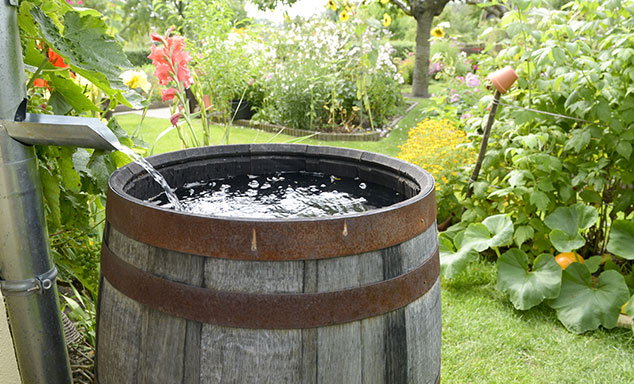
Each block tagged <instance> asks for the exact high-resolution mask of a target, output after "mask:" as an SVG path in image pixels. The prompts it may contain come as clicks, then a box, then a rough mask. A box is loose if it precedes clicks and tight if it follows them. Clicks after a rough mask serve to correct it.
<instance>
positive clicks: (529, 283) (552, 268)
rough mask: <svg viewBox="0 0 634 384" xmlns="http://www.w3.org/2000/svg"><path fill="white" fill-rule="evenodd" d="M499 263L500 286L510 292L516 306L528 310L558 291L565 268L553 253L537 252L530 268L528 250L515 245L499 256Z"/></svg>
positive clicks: (555, 294) (555, 295) (504, 290)
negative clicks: (525, 250)
mask: <svg viewBox="0 0 634 384" xmlns="http://www.w3.org/2000/svg"><path fill="white" fill-rule="evenodd" d="M497 265H498V275H497V276H498V277H497V280H498V283H497V286H498V289H499V290H501V291H502V292H504V293H505V294H507V295H508V296H509V299H510V300H511V302H512V303H513V306H515V308H517V309H521V310H527V309H530V308H532V307H534V306H536V305H537V304H539V303H541V302H542V301H543V300H544V299H554V298H556V297H557V296H558V295H559V289H560V287H561V273H562V270H561V267H560V266H559V264H557V262H556V261H555V258H554V257H553V256H552V255H549V254H547V253H543V254H541V255H539V256H537V258H536V259H535V263H534V265H533V271H530V270H529V268H528V256H526V253H524V252H523V251H521V250H519V249H517V248H513V249H509V250H508V251H506V252H505V253H504V254H502V256H500V258H499V259H498V263H497Z"/></svg>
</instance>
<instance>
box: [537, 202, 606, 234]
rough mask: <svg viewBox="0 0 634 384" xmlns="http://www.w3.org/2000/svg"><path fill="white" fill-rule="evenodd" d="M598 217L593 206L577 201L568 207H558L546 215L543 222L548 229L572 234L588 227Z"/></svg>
mask: <svg viewBox="0 0 634 384" xmlns="http://www.w3.org/2000/svg"><path fill="white" fill-rule="evenodd" d="M598 219H599V214H598V213H597V210H596V209H595V208H594V207H589V206H587V205H584V204H581V203H578V204H575V205H572V206H570V207H559V208H557V209H555V211H554V212H553V213H551V214H550V215H548V216H546V218H545V219H544V223H545V224H546V225H547V226H548V228H550V229H558V230H560V231H563V232H566V233H567V234H569V235H570V236H574V235H575V234H577V233H579V231H581V230H584V229H588V228H590V227H591V226H593V225H594V223H596V222H597V220H598Z"/></svg>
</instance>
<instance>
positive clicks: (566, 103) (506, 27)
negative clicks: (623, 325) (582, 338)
mask: <svg viewBox="0 0 634 384" xmlns="http://www.w3.org/2000/svg"><path fill="white" fill-rule="evenodd" d="M543 4H545V3H543V2H542V1H538V0H533V1H528V0H525V1H513V2H509V3H508V4H507V6H508V7H509V8H510V9H512V11H510V12H508V13H507V14H506V15H505V17H504V18H503V19H502V21H501V24H500V25H501V28H502V29H503V31H504V32H505V33H506V34H507V36H508V40H506V41H503V42H502V43H503V44H504V45H505V46H506V48H505V49H503V50H502V51H501V52H500V53H499V55H497V57H495V58H494V59H492V62H491V63H489V65H491V66H502V65H507V64H510V65H512V66H514V67H515V68H516V70H517V71H518V73H519V75H520V80H519V87H518V88H517V89H516V90H515V91H513V92H512V93H511V94H510V95H509V96H506V99H507V100H512V104H513V105H512V106H511V107H504V106H502V108H501V111H500V114H499V115H498V123H497V124H496V125H495V126H494V134H493V137H492V138H493V140H492V143H491V144H490V145H489V148H490V149H489V151H488V153H487V156H486V157H485V161H484V166H483V171H484V175H483V176H484V177H483V178H482V179H480V180H479V181H478V182H476V183H475V184H474V191H475V194H474V197H473V198H471V199H469V200H467V201H465V202H464V205H465V207H466V211H465V213H464V214H463V217H462V222H461V223H460V224H459V225H458V226H457V227H455V228H454V232H453V233H454V234H455V233H459V234H460V233H463V234H462V235H461V236H462V237H464V238H465V239H467V238H470V239H471V240H473V239H474V238H473V236H471V235H473V234H474V233H476V232H477V236H476V237H475V239H476V240H478V239H479V240H481V241H486V240H487V238H488V236H489V235H488V234H487V233H486V232H485V231H484V230H482V231H476V228H479V227H476V226H479V225H481V224H478V223H479V222H480V221H482V220H483V219H486V218H487V217H488V216H490V215H492V214H498V215H499V214H503V215H504V217H506V218H507V219H508V220H509V222H511V223H512V231H511V232H509V234H508V236H507V239H506V240H507V243H508V244H505V246H504V247H503V250H506V252H505V253H504V254H503V255H501V257H499V260H498V284H499V287H500V288H501V289H502V290H503V291H504V292H506V293H508V294H509V295H510V297H511V300H512V302H513V303H514V304H515V305H516V307H517V308H519V309H528V308H530V307H532V306H534V305H537V304H539V303H540V302H542V301H543V300H546V301H547V303H548V304H549V305H550V306H551V307H553V308H554V309H555V310H557V314H558V317H559V319H560V320H561V321H562V323H563V324H564V325H565V326H566V327H567V328H568V329H570V330H572V331H575V332H584V331H588V330H592V329H595V328H596V327H598V326H599V325H603V326H605V327H607V328H611V327H613V326H614V325H615V324H616V319H617V317H618V314H619V309H620V308H621V306H622V305H623V304H624V303H625V302H626V301H627V300H628V299H629V298H630V295H631V291H632V289H633V288H634V278H633V277H634V273H633V272H632V267H633V264H632V262H631V260H632V259H633V258H634V257H633V255H632V254H631V251H630V250H631V249H634V231H633V230H632V229H633V227H634V225H633V224H632V222H633V216H634V215H633V212H634V208H633V206H634V190H633V189H632V184H634V167H632V164H633V163H634V158H633V156H632V148H633V145H634V112H632V111H633V110H634V109H632V107H633V106H634V94H633V93H632V91H633V89H632V86H631V82H632V80H634V39H633V38H632V32H633V31H634V12H633V11H632V9H633V6H634V2H632V1H630V0H622V1H621V0H614V1H606V2H600V1H592V0H576V1H572V2H570V3H568V4H567V5H566V6H565V7H564V9H562V10H552V9H549V8H545V7H542V5H543ZM546 5H547V4H546ZM516 107H523V108H524V109H518V108H516ZM527 108H528V109H527ZM536 110H537V111H545V112H547V113H550V114H549V115H545V114H542V113H538V112H535V111H536ZM473 121H474V122H475V123H476V124H477V125H476V127H478V125H479V123H480V121H478V120H477V119H474V120H473ZM486 220H488V219H486ZM480 229H482V228H480ZM453 240H454V243H455V242H456V240H460V247H459V249H460V250H462V249H463V248H465V247H472V249H474V250H476V251H478V252H484V251H486V250H487V249H491V247H483V246H479V247H476V246H475V245H474V242H473V241H465V240H463V239H461V238H459V237H458V236H457V235H456V236H455V237H454V239H453ZM511 242H512V244H511ZM476 243H477V244H483V243H482V242H479V243H478V242H476ZM454 245H455V244H454ZM571 251H574V252H576V253H579V254H581V255H582V256H583V257H584V258H585V259H586V262H585V263H584V264H579V263H573V264H572V265H571V266H569V267H568V268H566V269H565V270H564V271H563V273H562V275H561V276H562V277H561V279H557V278H556V276H555V275H553V273H555V271H554V268H553V261H554V260H553V258H554V255H556V254H557V253H563V252H571ZM463 253H464V254H465V255H467V254H468V252H464V251H463ZM496 253H498V256H500V255H499V252H497V251H496ZM544 254H545V255H544ZM448 256H449V255H448V254H446V255H445V258H444V262H443V263H448V264H450V265H452V266H453V265H463V264H464V260H465V258H466V257H467V256H464V257H462V258H456V257H455V256H454V257H452V258H450V257H448ZM461 263H462V264H461ZM459 270H460V268H458V269H455V268H454V269H452V271H459ZM628 287H629V290H628Z"/></svg>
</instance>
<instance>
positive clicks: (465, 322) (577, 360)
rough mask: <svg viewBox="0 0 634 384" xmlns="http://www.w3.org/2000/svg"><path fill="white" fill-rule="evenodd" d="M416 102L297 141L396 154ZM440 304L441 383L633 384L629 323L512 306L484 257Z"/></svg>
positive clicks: (152, 130) (124, 118)
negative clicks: (360, 135) (347, 129)
mask: <svg viewBox="0 0 634 384" xmlns="http://www.w3.org/2000/svg"><path fill="white" fill-rule="evenodd" d="M416 101H419V104H418V106H416V107H415V108H413V109H412V110H411V111H410V113H409V114H408V115H407V116H406V117H405V118H404V119H403V120H401V122H400V123H399V124H398V126H397V127H396V128H395V129H394V130H393V131H392V133H391V134H390V135H389V136H388V137H387V138H385V139H383V140H381V141H379V142H343V141H342V142H323V143H322V142H319V141H317V140H312V139H304V140H301V142H302V143H306V144H325V145H333V146H342V147H349V148H358V149H363V150H368V151H374V152H380V153H384V154H387V155H390V156H395V155H397V154H398V152H399V145H401V144H402V143H403V142H404V141H405V140H406V139H407V132H408V130H409V128H411V127H413V126H414V125H415V124H416V123H417V122H418V121H420V120H422V119H424V118H425V114H426V110H425V107H426V106H427V105H429V104H428V103H430V101H428V100H422V99H417V100H416ZM117 120H118V121H119V123H120V124H121V125H122V127H123V128H124V129H125V130H126V131H128V132H130V133H131V132H133V131H134V130H135V129H136V127H137V125H138V122H139V116H137V115H118V116H117ZM197 124H200V122H197ZM168 126H169V121H168V120H165V119H152V118H148V119H146V120H145V121H144V124H143V135H144V139H145V141H147V142H149V143H150V144H151V143H152V142H154V140H155V138H156V137H157V136H158V135H159V134H160V133H161V132H162V131H163V130H164V129H165V128H167V127H168ZM198 129H200V125H198ZM222 132H223V128H221V127H215V128H214V131H213V137H212V141H213V143H219V142H220V139H221V136H222ZM230 139H231V140H230V142H231V143H263V142H267V141H272V142H297V141H298V138H295V137H291V136H286V135H278V136H275V135H274V134H271V133H267V132H261V131H255V130H251V129H248V128H240V127H234V128H232V129H231V135H230ZM177 149H180V144H179V142H178V137H177V136H176V133H175V132H171V133H169V134H168V135H166V136H165V137H164V138H163V139H162V140H161V141H159V142H158V144H157V145H156V148H155V151H154V153H161V152H166V151H172V150H177ZM442 311H443V340H442V343H443V344H442V359H443V363H442V374H441V378H442V382H443V383H487V384H488V383H557V384H559V383H606V384H609V383H628V384H631V383H634V335H633V334H632V331H631V330H626V329H613V330H604V329H600V330H598V331H595V332H590V333H587V334H584V335H575V334H572V333H570V332H568V331H566V329H565V328H564V327H563V326H562V325H561V323H559V321H558V320H557V318H556V317H555V314H554V311H553V310H551V309H550V308H548V307H547V306H545V305H542V306H540V307H538V308H537V309H533V310H530V311H527V312H521V311H517V310H515V309H514V308H513V306H512V305H511V303H510V302H509V301H508V300H507V299H506V298H505V297H504V295H502V294H501V293H500V292H499V291H497V290H496V289H495V267H494V265H492V264H490V263H484V262H482V263H479V264H476V265H474V266H472V267H471V268H470V269H469V271H468V272H466V273H465V274H463V275H461V276H458V277H457V278H455V279H453V280H444V279H443V280H442Z"/></svg>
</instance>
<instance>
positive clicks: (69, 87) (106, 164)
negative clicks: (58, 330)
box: [18, 0, 144, 292]
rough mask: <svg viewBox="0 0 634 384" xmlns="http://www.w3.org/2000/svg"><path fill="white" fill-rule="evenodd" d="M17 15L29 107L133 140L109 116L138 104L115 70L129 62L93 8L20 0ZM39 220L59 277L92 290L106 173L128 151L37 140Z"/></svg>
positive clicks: (60, 1) (126, 142)
mask: <svg viewBox="0 0 634 384" xmlns="http://www.w3.org/2000/svg"><path fill="white" fill-rule="evenodd" d="M18 23H19V29H20V39H21V45H22V54H23V60H24V65H25V69H26V78H27V84H26V86H27V96H28V111H29V112H31V113H42V114H58V115H75V116H88V117H97V118H101V119H102V120H104V122H107V124H108V126H109V127H110V129H111V130H112V131H113V132H114V133H115V134H116V135H117V137H118V138H119V140H120V141H121V142H122V143H123V144H124V145H128V146H133V143H132V141H131V140H130V139H128V138H127V136H126V135H125V132H124V131H123V130H122V129H121V128H119V127H118V126H117V124H116V122H115V121H114V120H110V121H108V120H106V116H107V115H108V112H109V111H110V110H112V109H113V108H114V107H115V106H116V105H117V104H120V103H121V104H125V105H128V106H137V107H138V106H141V105H142V102H143V100H144V98H143V96H142V95H141V94H139V93H137V92H135V91H134V90H132V89H130V88H129V87H128V86H127V85H126V84H125V82H124V81H125V80H124V79H122V78H121V73H122V72H123V71H125V70H126V69H130V67H131V64H130V63H129V61H128V60H127V58H126V56H125V55H124V53H123V50H122V48H121V46H120V44H119V42H118V41H117V39H116V38H115V37H113V36H111V35H109V34H108V33H107V30H108V27H107V26H106V24H105V22H104V20H103V19H102V17H101V15H100V14H99V12H97V11H94V10H76V9H74V8H73V7H72V6H71V5H69V4H68V3H67V2H66V1H63V0H53V1H39V0H24V1H21V2H20V8H19V11H18ZM36 152H37V157H38V159H39V171H40V177H41V180H42V189H43V196H44V204H45V210H46V222H47V225H48V231H49V234H50V237H51V246H52V252H53V256H54V259H55V262H56V264H57V266H58V268H59V269H60V271H61V277H62V278H63V279H66V280H78V281H79V282H81V283H82V285H83V286H84V287H85V288H87V289H89V290H91V291H93V292H96V289H97V280H98V276H99V273H98V250H99V244H100V236H101V229H102V226H101V224H102V222H103V207H104V204H105V191H106V188H107V181H108V176H109V174H110V173H111V172H112V171H113V170H114V169H116V168H117V167H119V166H121V165H123V164H125V163H127V162H128V161H129V159H128V158H127V157H126V156H125V155H123V154H121V153H118V152H105V151H102V150H92V149H79V148H70V147H54V146H38V147H36Z"/></svg>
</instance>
